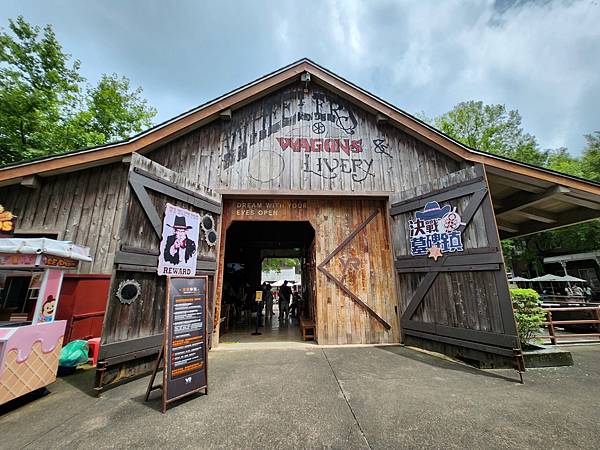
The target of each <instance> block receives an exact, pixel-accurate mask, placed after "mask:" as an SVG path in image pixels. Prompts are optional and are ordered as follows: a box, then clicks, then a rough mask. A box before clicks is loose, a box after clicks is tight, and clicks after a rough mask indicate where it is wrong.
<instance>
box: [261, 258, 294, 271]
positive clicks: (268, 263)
mask: <svg viewBox="0 0 600 450" xmlns="http://www.w3.org/2000/svg"><path fill="white" fill-rule="evenodd" d="M299 266H300V260H299V259H297V258H265V259H263V262H262V271H263V272H269V271H272V272H277V273H279V272H281V269H282V268H285V267H293V268H296V267H299Z"/></svg>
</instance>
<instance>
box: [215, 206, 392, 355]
mask: <svg viewBox="0 0 600 450" xmlns="http://www.w3.org/2000/svg"><path fill="white" fill-rule="evenodd" d="M276 202H277V203H278V204H280V205H281V206H279V207H276V208H273V207H269V206H267V205H268V204H269V203H271V202H270V201H269V200H265V199H255V200H253V199H244V200H225V202H224V206H223V229H224V230H226V229H227V227H229V225H230V224H231V223H232V222H233V221H234V220H239V219H240V217H241V216H240V214H239V212H241V211H244V210H246V211H248V210H249V211H255V214H252V215H247V216H245V219H244V220H259V221H260V220H276V221H298V220H301V221H308V222H310V223H311V225H312V227H313V228H314V229H315V257H316V266H317V267H314V269H313V270H314V271H315V272H314V274H316V277H315V279H316V299H315V301H316V322H317V339H318V342H319V343H320V344H361V343H388V342H398V321H397V316H396V311H395V306H396V300H395V299H396V289H395V284H394V269H393V262H392V250H391V243H390V237H389V232H388V223H387V216H388V213H387V201H386V200H368V199H362V200H360V199H356V200H352V199H342V198H337V199H322V200H321V199H306V200H299V199H294V200H290V199H285V198H283V199H282V198H278V199H277V200H276ZM257 204H260V205H261V206H256V205H257ZM292 204H295V205H304V206H303V207H302V206H301V207H292V206H291V205H292ZM243 205H254V206H243ZM265 208H266V209H267V210H268V209H269V208H270V209H276V211H277V214H276V215H260V214H257V213H256V212H258V211H260V210H261V209H265ZM369 217H372V220H370V221H369V222H368V224H367V225H366V226H365V227H364V228H362V229H361V230H360V231H359V232H358V233H357V234H356V235H355V236H354V237H353V238H351V239H350V240H349V241H347V243H346V244H345V245H344V246H343V248H342V249H341V250H340V252H339V253H337V254H336V255H335V256H334V257H333V258H332V259H331V260H330V261H329V262H328V263H326V264H324V267H325V268H326V270H327V271H329V272H330V273H331V274H332V275H333V276H335V277H336V278H337V279H338V280H340V281H341V282H342V283H343V284H344V285H345V286H346V288H347V289H348V290H349V291H350V292H352V293H353V294H354V295H356V297H358V298H359V299H360V300H361V301H362V302H364V303H365V304H366V305H367V306H368V307H369V308H371V309H372V310H373V311H374V312H375V313H376V314H377V315H378V316H379V317H381V318H382V319H383V321H385V322H387V323H388V324H389V327H390V328H389V329H386V328H385V327H384V326H382V324H381V323H380V322H379V321H378V320H376V319H374V318H373V316H372V315H370V314H369V313H368V312H367V311H366V310H365V308H364V307H362V306H361V305H360V304H357V303H356V302H354V301H353V300H352V298H351V297H350V296H349V295H347V294H346V293H345V292H343V291H342V290H341V289H340V287H339V286H337V285H336V284H335V283H333V282H332V281H331V280H330V279H328V277H327V276H326V275H325V274H324V273H323V272H321V271H320V270H319V269H318V266H319V265H321V264H323V263H324V262H325V261H326V259H327V257H328V256H329V255H330V254H331V253H332V252H333V251H334V250H335V249H336V248H337V247H338V246H339V245H340V244H343V243H344V241H345V240H346V238H348V237H349V236H350V235H351V234H352V233H353V232H354V231H355V230H357V228H359V226H360V225H361V224H363V223H364V222H365V221H366V220H367V219H369ZM223 236H225V233H223ZM221 248H222V251H223V249H224V248H225V242H221ZM223 260H224V258H223V257H222V258H220V265H219V272H220V276H219V277H218V279H219V280H222V273H223ZM313 276H314V275H313ZM219 291H220V285H219V287H218V292H219Z"/></svg>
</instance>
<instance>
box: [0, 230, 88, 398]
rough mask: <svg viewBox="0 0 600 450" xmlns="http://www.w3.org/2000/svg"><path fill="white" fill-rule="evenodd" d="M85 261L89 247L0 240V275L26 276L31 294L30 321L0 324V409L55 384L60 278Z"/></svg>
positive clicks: (60, 324) (61, 323)
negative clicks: (33, 300)
mask: <svg viewBox="0 0 600 450" xmlns="http://www.w3.org/2000/svg"><path fill="white" fill-rule="evenodd" d="M91 260H92V258H90V256H89V248H87V247H81V246H78V245H74V244H73V243H71V242H66V241H56V240H53V239H45V238H42V239H13V238H10V239H0V273H4V275H6V274H11V275H14V274H21V275H27V273H29V274H30V276H31V283H32V285H31V286H30V287H35V288H36V290H37V300H36V303H35V308H34V309H33V317H32V320H22V319H23V317H22V316H17V317H16V319H15V318H12V317H11V318H10V320H9V321H5V322H0V405H2V404H4V403H6V402H8V401H10V400H12V399H14V398H17V397H20V396H21V395H24V394H27V393H29V392H32V391H35V390H36V389H40V388H43V387H45V386H47V385H49V384H50V383H53V382H54V381H55V380H56V372H57V370H58V359H59V356H60V350H61V348H62V342H63V336H64V334H65V327H66V323H67V322H66V321H65V320H57V321H55V320H54V316H55V314H56V309H57V306H58V299H59V295H60V289H61V286H62V280H63V274H64V271H65V270H76V269H77V268H78V267H79V263H80V261H86V262H90V261H91ZM33 283H37V284H36V285H35V286H33ZM30 291H31V289H30ZM4 294H5V296H6V293H4ZM25 301H26V299H23V302H25ZM25 319H27V317H25Z"/></svg>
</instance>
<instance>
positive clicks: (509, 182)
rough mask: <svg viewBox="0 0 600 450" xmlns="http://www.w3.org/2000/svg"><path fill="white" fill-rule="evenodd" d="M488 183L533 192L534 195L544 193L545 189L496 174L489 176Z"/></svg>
mask: <svg viewBox="0 0 600 450" xmlns="http://www.w3.org/2000/svg"><path fill="white" fill-rule="evenodd" d="M488 181H489V183H490V184H500V185H502V186H508V187H511V188H515V189H521V190H522V191H527V192H532V193H534V194H539V193H541V192H544V188H541V187H539V186H534V185H532V184H527V183H523V182H522V181H518V180H515V179H512V178H505V177H503V176H500V175H496V174H495V173H494V174H490V175H488Z"/></svg>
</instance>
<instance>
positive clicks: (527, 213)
mask: <svg viewBox="0 0 600 450" xmlns="http://www.w3.org/2000/svg"><path fill="white" fill-rule="evenodd" d="M515 213H516V214H518V215H519V216H522V217H526V218H528V219H530V220H536V221H538V222H544V223H555V222H556V215H555V214H550V213H547V212H545V211H542V210H540V209H536V208H527V209H520V210H518V211H515Z"/></svg>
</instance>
